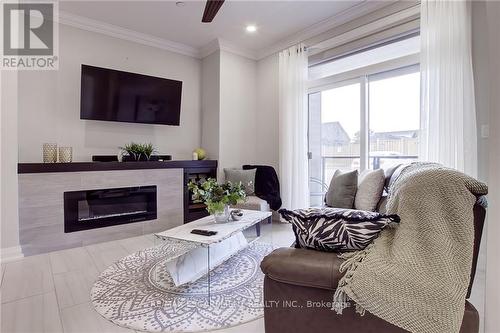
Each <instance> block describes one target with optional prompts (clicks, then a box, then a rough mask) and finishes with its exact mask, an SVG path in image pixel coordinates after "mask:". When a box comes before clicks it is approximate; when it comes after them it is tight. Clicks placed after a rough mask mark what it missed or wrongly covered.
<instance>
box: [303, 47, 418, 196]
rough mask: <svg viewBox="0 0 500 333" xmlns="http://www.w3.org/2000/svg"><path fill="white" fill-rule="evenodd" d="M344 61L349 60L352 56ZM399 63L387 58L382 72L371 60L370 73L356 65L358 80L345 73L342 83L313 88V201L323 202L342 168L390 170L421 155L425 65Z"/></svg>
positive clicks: (311, 114)
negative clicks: (422, 87)
mask: <svg viewBox="0 0 500 333" xmlns="http://www.w3.org/2000/svg"><path fill="white" fill-rule="evenodd" d="M392 49H394V47H392ZM405 56H406V54H405ZM357 58H358V59H359V56H357ZM415 59H416V58H415ZM342 62H344V63H346V58H343V59H342ZM410 62H411V60H410ZM389 64H390V63H389ZM398 65H400V63H399V62H398V61H396V62H395V63H394V66H393V67H392V68H391V67H387V62H386V63H385V64H384V66H383V67H381V68H380V69H381V71H380V72H377V71H376V70H377V68H376V66H375V67H373V64H372V63H370V66H369V67H370V71H367V72H366V73H365V74H364V75H359V73H360V72H359V69H356V70H355V71H354V72H355V74H356V75H357V76H355V77H353V78H350V79H347V80H346V79H345V77H346V75H345V73H342V74H341V75H342V76H341V78H342V79H341V80H340V81H338V80H335V79H336V78H335V76H332V77H331V80H330V81H329V82H328V83H327V84H324V85H322V86H319V87H314V88H312V89H310V93H309V175H310V192H311V204H312V205H321V204H322V201H323V196H324V193H325V192H326V190H327V189H328V185H329V183H330V180H331V178H332V176H333V173H334V172H335V170H337V169H340V170H352V169H358V170H360V171H362V170H365V169H367V168H368V169H378V168H383V169H387V168H389V167H390V166H393V165H395V164H400V163H408V162H412V161H415V160H417V159H418V140H419V129H420V72H419V66H418V64H404V66H403V67H397V66H398ZM329 66H330V68H331V67H332V65H329ZM388 68H389V69H388ZM316 71H318V70H317V69H316ZM321 80H323V81H324V78H322V79H321Z"/></svg>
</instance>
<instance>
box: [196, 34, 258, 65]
mask: <svg viewBox="0 0 500 333" xmlns="http://www.w3.org/2000/svg"><path fill="white" fill-rule="evenodd" d="M219 50H221V51H226V52H230V53H233V54H236V55H239V56H242V57H245V58H248V59H250V60H259V59H258V58H257V53H256V52H255V51H252V50H248V49H244V48H241V47H239V46H238V45H236V44H234V43H231V42H229V41H227V40H225V39H222V38H216V39H214V40H213V41H211V42H210V43H208V44H207V45H205V46H203V47H202V48H201V49H200V57H201V58H205V57H207V56H209V55H211V54H212V53H214V52H215V51H219Z"/></svg>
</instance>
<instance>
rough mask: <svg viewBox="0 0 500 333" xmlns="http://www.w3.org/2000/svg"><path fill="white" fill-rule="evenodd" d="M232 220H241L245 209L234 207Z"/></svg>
mask: <svg viewBox="0 0 500 333" xmlns="http://www.w3.org/2000/svg"><path fill="white" fill-rule="evenodd" d="M230 215H231V220H233V221H239V220H241V218H242V217H243V211H242V210H241V209H233V210H231V213H230Z"/></svg>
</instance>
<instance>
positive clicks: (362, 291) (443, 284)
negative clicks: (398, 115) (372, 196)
mask: <svg viewBox="0 0 500 333" xmlns="http://www.w3.org/2000/svg"><path fill="white" fill-rule="evenodd" d="M487 191H488V188H487V186H486V185H485V184H483V183H481V182H479V181H477V180H475V179H473V178H471V177H469V176H467V175H465V174H463V173H461V172H458V171H456V170H452V169H448V168H444V167H441V166H439V165H437V164H430V163H414V164H411V165H410V166H408V167H406V168H405V169H404V170H403V171H402V172H401V174H400V175H399V176H398V177H397V179H396V180H395V181H394V183H393V184H392V186H391V189H390V194H389V198H388V203H387V213H388V214H398V215H399V216H400V218H401V222H400V223H399V226H397V227H395V228H386V229H385V230H384V231H382V233H381V234H380V236H379V237H378V238H377V239H376V240H375V242H374V243H373V244H371V245H370V246H369V247H368V248H366V249H365V250H363V251H358V252H354V253H350V254H347V255H343V256H342V257H343V258H344V259H346V261H345V262H344V263H343V265H342V266H341V268H340V270H341V272H344V271H345V274H344V276H343V278H342V279H341V280H340V282H339V285H338V288H337V291H336V292H335V296H334V307H333V309H334V310H335V311H336V312H337V313H338V314H341V313H342V309H344V308H345V307H347V306H348V302H349V300H352V301H354V302H355V303H356V310H357V312H359V313H360V314H364V312H365V311H368V312H370V313H372V314H374V315H376V316H378V317H380V318H382V319H384V320H385V321H388V322H389V323H392V324H393V325H396V326H398V327H401V328H403V329H405V330H407V331H410V332H415V333H420V332H422V333H424V332H425V333H433V332H435V333H447V332H449V333H457V332H459V330H460V326H461V323H462V318H463V315H464V307H465V296H466V293H467V287H468V285H469V278H470V270H471V265H472V251H473V243H474V225H473V219H474V216H473V206H474V203H475V202H476V196H478V195H484V194H486V193H487Z"/></svg>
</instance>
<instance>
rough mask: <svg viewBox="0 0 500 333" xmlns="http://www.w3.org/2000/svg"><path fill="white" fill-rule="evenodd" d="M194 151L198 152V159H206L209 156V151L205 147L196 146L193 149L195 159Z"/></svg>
mask: <svg viewBox="0 0 500 333" xmlns="http://www.w3.org/2000/svg"><path fill="white" fill-rule="evenodd" d="M194 153H196V159H197V160H204V159H205V158H207V152H206V151H205V149H203V148H196V149H195V150H194V151H193V160H194V159H195V158H194Z"/></svg>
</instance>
